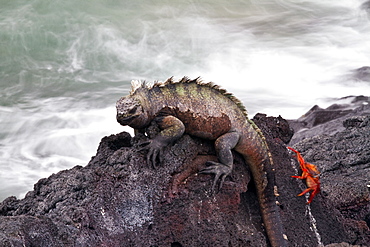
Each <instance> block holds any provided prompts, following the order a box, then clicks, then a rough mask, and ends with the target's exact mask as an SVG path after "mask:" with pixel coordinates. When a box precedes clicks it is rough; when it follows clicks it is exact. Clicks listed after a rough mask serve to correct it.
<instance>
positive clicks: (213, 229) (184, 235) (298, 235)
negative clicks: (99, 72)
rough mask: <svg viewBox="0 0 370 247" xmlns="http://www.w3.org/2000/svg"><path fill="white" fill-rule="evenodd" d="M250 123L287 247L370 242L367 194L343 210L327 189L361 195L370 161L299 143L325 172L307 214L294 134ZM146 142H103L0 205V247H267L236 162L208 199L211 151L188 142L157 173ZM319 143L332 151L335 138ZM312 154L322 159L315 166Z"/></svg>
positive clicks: (273, 122) (352, 123) (171, 150)
mask: <svg viewBox="0 0 370 247" xmlns="http://www.w3.org/2000/svg"><path fill="white" fill-rule="evenodd" d="M254 121H255V122H256V123H257V124H258V125H259V126H260V128H261V129H262V131H263V132H264V133H265V136H266V140H267V142H268V144H269V148H270V151H271V153H272V155H273V159H274V166H275V173H276V174H275V177H276V184H277V186H278V193H279V197H278V201H279V205H280V210H281V217H282V221H283V226H284V229H285V232H286V235H287V237H288V239H289V243H290V245H291V246H304V245H306V246H317V245H319V244H331V243H341V242H346V243H350V244H365V243H367V242H366V241H367V240H368V239H367V236H368V233H369V230H368V225H367V224H366V222H367V221H366V219H367V220H368V219H369V217H370V216H369V215H368V214H366V210H365V206H364V205H365V203H366V200H364V199H366V198H367V197H366V193H365V191H363V190H362V189H359V190H358V191H357V190H356V192H351V193H347V194H348V195H346V197H345V199H343V200H342V201H338V200H337V197H339V196H340V195H342V196H343V189H345V188H346V187H339V188H337V187H336V186H337V185H335V184H331V185H329V184H328V183H329V182H332V183H337V184H340V181H338V176H344V177H345V178H346V179H347V180H345V181H349V180H348V179H349V178H350V179H355V178H357V180H358V181H357V182H356V184H355V186H359V187H360V186H362V184H363V181H365V180H364V179H362V178H360V179H359V178H358V176H361V175H359V173H360V172H359V171H357V173H355V170H356V168H358V169H368V163H367V158H366V154H367V155H368V154H369V152H368V151H366V152H364V153H363V155H362V153H361V150H364V149H363V148H357V147H356V145H353V146H348V144H345V142H344V141H343V145H344V146H343V148H340V146H338V149H334V150H335V152H332V151H329V149H328V148H329V147H327V148H324V150H325V151H326V152H329V156H330V155H332V156H333V157H338V158H340V160H338V161H337V160H334V161H333V158H332V157H323V155H324V153H325V152H324V151H322V152H321V153H320V152H319V151H318V150H321V149H322V142H320V141H319V140H320V139H317V138H316V139H312V141H309V140H308V139H307V140H305V143H307V144H306V145H307V146H304V144H297V145H299V146H297V148H298V149H299V151H302V153H303V154H304V155H305V157H306V156H307V159H308V160H309V159H312V161H313V162H315V164H318V166H319V168H320V169H321V170H322V171H323V178H322V180H323V182H322V186H323V192H322V193H321V194H319V195H318V196H317V197H316V198H315V199H314V201H313V202H312V204H311V205H310V206H306V205H305V202H306V199H305V197H297V196H296V195H297V194H298V193H300V192H301V191H302V190H303V189H305V185H304V183H302V181H301V180H297V179H294V178H291V177H290V176H291V175H296V174H297V172H299V170H298V167H299V165H298V164H297V163H296V161H295V159H294V158H292V156H291V154H289V153H288V151H287V149H286V143H288V142H289V140H290V138H291V136H292V134H293V132H292V129H291V128H290V126H289V124H288V122H287V121H286V120H284V119H282V118H281V117H278V118H274V117H266V115H263V114H258V115H257V116H256V117H255V118H254ZM366 121H367V120H366V119H362V120H359V119H357V120H348V121H347V123H346V126H347V129H346V131H347V132H348V133H347V132H346V133H347V134H343V136H341V138H342V139H343V140H344V139H346V138H349V140H350V141H351V142H355V141H356V140H357V139H356V140H355V139H353V138H355V137H356V136H358V135H362V134H363V132H361V131H360V132H358V130H360V129H364V128H365V129H366V128H367V126H363V125H364V123H365V122H366ZM358 126H363V127H358ZM356 130H357V132H356ZM153 132H155V130H153ZM338 135H339V134H338ZM146 138H147V137H145V136H143V135H139V136H138V137H134V138H131V136H130V135H129V134H128V133H125V132H123V133H120V134H117V135H111V136H109V137H104V138H103V139H102V141H101V143H100V145H99V148H98V150H97V154H96V156H94V157H93V158H92V159H91V161H90V162H89V164H88V165H87V166H85V167H81V166H76V167H74V168H72V169H69V170H65V171H61V172H59V173H57V174H53V175H52V176H50V177H49V178H44V179H41V180H40V181H39V182H38V183H37V184H35V186H34V189H33V191H31V192H29V193H28V194H27V195H26V197H25V198H24V199H22V200H18V199H17V198H15V197H9V198H7V199H6V200H4V201H3V202H2V203H1V204H0V215H1V216H0V246H266V245H267V243H268V240H267V239H266V234H265V231H264V228H263V223H262V220H261V216H260V212H259V206H258V203H257V199H256V195H255V190H254V186H253V183H252V182H251V181H252V179H253V178H251V176H250V173H249V170H248V166H247V165H246V164H245V163H244V161H243V159H242V158H241V157H240V156H239V155H238V154H236V153H235V161H234V162H235V167H234V170H233V172H232V174H231V176H230V177H228V178H227V179H226V181H225V183H224V186H223V188H222V189H221V190H220V191H218V192H217V193H212V191H211V186H212V182H213V176H211V175H204V174H199V173H198V171H199V170H200V169H202V168H203V167H204V163H205V161H206V160H215V159H216V156H215V150H214V147H213V142H209V141H205V140H201V139H198V138H192V137H190V136H188V135H184V136H183V137H182V138H180V139H179V140H178V141H177V142H176V143H174V145H172V146H170V147H167V148H166V150H165V151H164V154H163V164H161V165H159V166H158V167H157V169H153V168H152V167H149V166H148V165H147V163H146V153H145V152H142V151H139V148H138V143H141V142H142V141H145V140H146ZM322 138H324V137H322ZM351 138H352V139H351ZM315 140H316V143H314V141H315ZM335 140H336V141H337V139H335ZM361 140H362V139H361ZM368 140H369V138H368ZM323 141H324V142H327V143H332V144H331V145H334V144H336V143H333V140H331V139H330V138H329V137H328V139H325V140H323ZM328 145H329V144H328ZM346 145H347V146H346ZM357 145H365V146H366V145H367V144H366V143H357ZM344 147H345V148H344ZM351 148H352V149H351ZM356 148H357V149H356ZM348 150H350V151H348ZM351 150H352V151H351ZM356 150H357V151H356ZM330 152H332V154H330ZM346 152H347V153H346ZM348 152H352V153H353V152H355V153H354V154H353V155H351V154H352V153H348ZM315 153H320V154H321V155H322V156H317V157H316V156H315V157H316V158H313V156H312V155H313V154H315ZM360 153H361V155H359V154H360ZM345 156H348V157H345ZM318 157H323V158H322V159H318ZM343 159H345V160H343ZM346 162H348V163H346ZM348 168H350V169H352V170H346V169H348ZM351 171H352V173H351ZM352 174H354V175H352ZM356 176H357V177H356ZM362 176H363V175H362ZM350 181H351V182H352V180H350ZM353 182H354V181H353ZM343 186H345V185H343ZM347 192H348V191H347ZM359 202H361V203H362V204H361V205H362V206H361V205H360V204H359ZM367 212H368V211H367Z"/></svg>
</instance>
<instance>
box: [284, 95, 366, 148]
mask: <svg viewBox="0 0 370 247" xmlns="http://www.w3.org/2000/svg"><path fill="white" fill-rule="evenodd" d="M340 102H346V103H340V104H333V105H331V106H329V107H328V108H326V109H322V108H320V107H319V106H317V105H315V106H314V107H312V108H311V109H310V110H309V111H308V112H307V113H306V114H304V115H303V116H302V117H300V118H298V119H297V120H289V124H290V126H291V127H292V128H293V129H294V132H295V134H294V136H293V138H292V140H291V141H290V145H293V144H295V143H297V142H299V141H302V140H304V139H306V138H310V137H314V136H316V135H322V134H326V135H333V134H335V133H337V132H339V131H343V130H344V129H345V127H344V126H343V124H342V122H343V121H344V120H346V119H347V118H349V117H354V116H367V115H370V98H369V97H367V96H356V97H354V96H349V97H345V98H341V99H340Z"/></svg>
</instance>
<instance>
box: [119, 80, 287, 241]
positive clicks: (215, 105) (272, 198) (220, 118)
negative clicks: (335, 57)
mask: <svg viewBox="0 0 370 247" xmlns="http://www.w3.org/2000/svg"><path fill="white" fill-rule="evenodd" d="M116 108H117V121H118V122H119V123H120V124H121V125H128V126H130V127H132V128H134V129H135V133H138V132H139V131H140V132H145V128H147V127H148V126H149V125H150V124H151V123H152V121H155V122H156V123H157V124H158V126H159V127H160V129H161V131H160V132H159V134H158V135H157V136H156V137H154V138H153V139H151V140H150V141H148V142H147V143H145V144H147V146H145V147H144V148H146V149H148V150H149V152H148V155H147V161H148V163H149V164H150V163H151V164H152V165H153V166H155V164H156V161H157V158H159V160H160V161H161V158H162V152H163V149H164V147H166V146H167V145H170V144H171V143H173V142H174V141H176V140H177V139H178V138H180V137H181V136H182V135H183V134H184V133H187V134H189V135H192V136H196V137H200V138H204V139H208V140H215V149H216V152H217V156H218V159H219V163H218V162H214V161H208V162H207V163H208V164H207V165H208V167H207V168H205V169H204V170H202V171H201V173H206V174H214V175H215V178H214V181H213V186H212V189H213V190H214V188H215V186H216V184H217V182H218V181H220V184H219V188H221V187H222V184H223V182H224V180H225V178H226V177H227V176H228V175H229V174H230V173H231V171H232V169H233V155H232V151H231V150H232V149H233V150H235V151H236V152H238V153H240V154H241V155H242V156H243V158H244V159H245V161H246V163H247V164H249V166H250V170H251V172H252V176H253V179H254V183H255V185H256V190H257V196H258V200H259V205H260V209H261V214H262V218H263V222H264V225H265V228H266V232H267V235H268V238H269V241H270V243H271V245H272V246H273V247H275V246H286V245H287V243H286V236H285V235H284V234H283V226H282V221H281V218H280V213H279V209H278V206H277V200H276V194H277V192H276V186H275V184H274V182H275V177H274V171H273V170H274V168H273V161H272V158H271V154H270V152H269V148H268V146H267V143H266V141H265V138H264V136H263V134H262V132H261V130H260V129H259V128H258V127H257V126H256V125H255V124H254V123H253V121H251V120H249V119H248V117H247V113H246V110H245V108H244V106H243V105H242V103H241V102H240V101H239V100H238V99H236V98H235V97H234V96H233V95H232V94H230V93H227V92H226V90H224V89H221V88H220V87H219V86H217V85H215V84H213V83H203V82H201V81H200V80H199V78H197V79H195V80H190V79H189V78H187V77H184V78H183V79H181V80H180V81H178V82H175V81H173V79H172V78H170V79H168V80H167V81H165V82H164V83H154V84H149V83H140V82H133V83H132V88H131V92H130V94H129V95H128V96H125V97H122V98H120V99H119V100H118V101H117V104H116Z"/></svg>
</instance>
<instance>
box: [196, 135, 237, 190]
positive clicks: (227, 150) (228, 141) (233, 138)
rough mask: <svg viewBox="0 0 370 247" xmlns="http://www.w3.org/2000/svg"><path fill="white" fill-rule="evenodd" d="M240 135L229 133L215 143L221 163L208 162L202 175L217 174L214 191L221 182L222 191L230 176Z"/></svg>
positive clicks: (213, 186)
mask: <svg viewBox="0 0 370 247" xmlns="http://www.w3.org/2000/svg"><path fill="white" fill-rule="evenodd" d="M239 138H240V135H239V133H237V132H228V133H226V134H224V135H222V136H220V137H219V138H217V140H216V141H215V148H216V152H217V156H218V160H219V161H220V162H214V161H208V162H207V165H209V166H208V167H207V168H204V169H203V170H202V171H201V172H200V173H205V174H215V178H214V181H213V185H212V191H214V190H215V187H216V184H217V181H218V180H219V179H221V180H220V185H219V189H221V187H222V185H223V183H224V181H225V178H226V177H227V176H228V175H230V173H231V171H232V169H233V165H234V157H233V154H232V152H231V150H232V149H233V148H234V147H235V146H236V145H237V144H238V142H239Z"/></svg>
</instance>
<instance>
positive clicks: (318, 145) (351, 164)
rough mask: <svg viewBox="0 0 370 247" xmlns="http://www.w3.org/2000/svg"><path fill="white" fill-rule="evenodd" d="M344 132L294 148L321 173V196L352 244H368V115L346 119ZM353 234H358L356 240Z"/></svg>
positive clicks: (369, 181)
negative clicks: (334, 211)
mask: <svg viewBox="0 0 370 247" xmlns="http://www.w3.org/2000/svg"><path fill="white" fill-rule="evenodd" d="M343 126H344V127H345V130H343V131H340V132H338V133H336V134H334V135H332V136H330V135H319V136H315V137H313V138H309V139H306V140H303V141H301V142H299V143H297V144H296V145H295V146H294V147H295V148H296V149H297V150H299V151H300V152H301V153H302V154H303V156H304V157H305V159H306V160H307V161H308V162H310V163H313V164H315V165H317V166H318V168H319V170H320V171H321V178H320V180H321V191H322V193H321V195H322V196H323V197H324V198H325V200H327V201H330V202H331V203H332V205H333V206H334V207H335V209H337V210H339V211H340V213H341V214H342V215H343V216H344V218H345V220H344V221H343V222H345V223H347V227H348V228H352V229H356V230H354V231H353V232H352V233H351V235H352V236H351V238H352V239H353V240H354V239H355V238H358V239H357V240H355V241H354V242H357V243H358V244H359V243H370V232H369V227H370V222H369V219H370V195H369V189H370V115H368V116H358V117H351V118H348V119H346V120H345V121H344V122H343ZM356 232H357V233H361V237H359V236H358V235H357V234H356Z"/></svg>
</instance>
